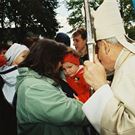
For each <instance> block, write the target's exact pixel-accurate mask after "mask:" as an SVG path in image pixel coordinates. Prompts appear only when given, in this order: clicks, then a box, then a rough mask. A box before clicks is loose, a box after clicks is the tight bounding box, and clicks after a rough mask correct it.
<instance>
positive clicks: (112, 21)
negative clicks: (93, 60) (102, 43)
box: [94, 0, 135, 53]
mask: <svg viewBox="0 0 135 135" xmlns="http://www.w3.org/2000/svg"><path fill="white" fill-rule="evenodd" d="M94 27H95V30H96V40H101V39H107V38H111V37H115V38H116V39H117V40H118V41H119V43H121V44H122V45H123V46H124V47H125V48H127V49H128V50H130V51H131V52H133V53H135V45H133V44H131V43H129V42H127V40H126V38H125V35H126V33H125V29H124V24H123V20H122V18H121V15H120V12H119V7H118V3H117V1H116V0H104V2H103V3H102V4H101V5H100V7H99V8H98V9H97V10H96V12H95V13H94Z"/></svg>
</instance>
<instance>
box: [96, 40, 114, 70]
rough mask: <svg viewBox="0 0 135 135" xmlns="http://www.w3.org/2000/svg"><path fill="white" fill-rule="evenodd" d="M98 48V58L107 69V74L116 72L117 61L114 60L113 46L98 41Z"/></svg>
mask: <svg viewBox="0 0 135 135" xmlns="http://www.w3.org/2000/svg"><path fill="white" fill-rule="evenodd" d="M97 47H98V50H97V54H98V58H99V60H100V62H101V64H102V65H103V66H104V68H105V69H106V71H107V73H110V72H112V71H114V65H115V60H114V53H113V51H112V48H111V47H112V45H110V44H109V43H108V42H106V41H98V42H97Z"/></svg>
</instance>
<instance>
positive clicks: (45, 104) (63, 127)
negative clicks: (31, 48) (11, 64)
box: [16, 68, 87, 135]
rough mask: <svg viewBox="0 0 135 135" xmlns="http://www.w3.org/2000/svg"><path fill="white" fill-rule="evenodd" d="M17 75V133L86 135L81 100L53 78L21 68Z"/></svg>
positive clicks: (29, 134) (19, 134)
mask: <svg viewBox="0 0 135 135" xmlns="http://www.w3.org/2000/svg"><path fill="white" fill-rule="evenodd" d="M19 73H20V75H19V76H18V77H17V85H16V89H17V121H18V135H83V131H82V126H83V124H85V123H87V122H86V121H85V120H86V119H85V115H84V113H83V111H82V109H81V108H82V103H81V102H79V101H77V100H75V99H72V98H68V97H67V96H66V95H65V94H64V93H63V91H62V90H61V88H60V87H56V86H54V85H53V83H54V81H53V80H52V79H49V78H47V77H42V76H40V75H39V74H37V73H36V72H34V71H33V70H29V69H28V68H20V69H19Z"/></svg>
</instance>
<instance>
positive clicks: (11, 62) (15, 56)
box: [0, 43, 29, 104]
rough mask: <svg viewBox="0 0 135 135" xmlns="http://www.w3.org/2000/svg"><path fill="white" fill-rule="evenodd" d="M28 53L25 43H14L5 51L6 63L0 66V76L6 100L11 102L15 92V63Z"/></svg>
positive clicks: (19, 61)
mask: <svg viewBox="0 0 135 135" xmlns="http://www.w3.org/2000/svg"><path fill="white" fill-rule="evenodd" d="M28 53H29V49H28V48H27V47H26V46H25V45H20V44H17V43H14V44H13V45H12V46H11V47H10V48H9V49H8V50H7V51H6V53H5V57H6V59H7V63H6V65H4V66H3V67H1V71H0V72H1V74H0V75H1V77H2V78H3V80H4V82H5V83H4V86H3V88H2V91H3V93H4V96H5V98H6V99H7V101H8V102H9V103H10V104H12V101H13V97H14V94H15V84H16V76H17V75H18V74H19V73H18V70H17V65H18V64H19V63H21V62H22V61H23V60H24V59H25V58H26V56H27V55H28Z"/></svg>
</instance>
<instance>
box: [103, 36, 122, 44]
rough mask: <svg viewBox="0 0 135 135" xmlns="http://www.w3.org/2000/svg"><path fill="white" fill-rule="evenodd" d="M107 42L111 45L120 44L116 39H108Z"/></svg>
mask: <svg viewBox="0 0 135 135" xmlns="http://www.w3.org/2000/svg"><path fill="white" fill-rule="evenodd" d="M105 41H106V42H109V43H111V44H120V43H119V41H118V40H117V38H116V37H111V38H107V39H105Z"/></svg>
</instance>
